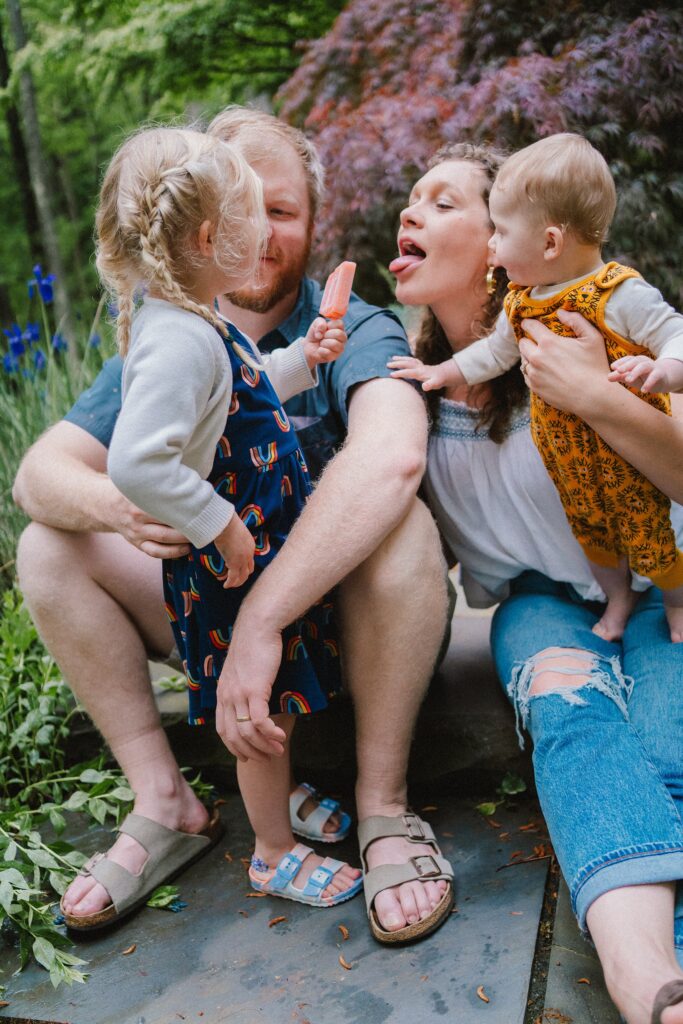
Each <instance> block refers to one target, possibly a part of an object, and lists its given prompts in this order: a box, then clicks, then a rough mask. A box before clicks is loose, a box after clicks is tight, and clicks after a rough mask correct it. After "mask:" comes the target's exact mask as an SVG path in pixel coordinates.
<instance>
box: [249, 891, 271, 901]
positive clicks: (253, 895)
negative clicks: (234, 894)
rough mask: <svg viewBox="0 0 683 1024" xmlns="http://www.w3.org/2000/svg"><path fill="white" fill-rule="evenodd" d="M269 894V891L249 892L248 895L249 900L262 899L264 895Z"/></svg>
mask: <svg viewBox="0 0 683 1024" xmlns="http://www.w3.org/2000/svg"><path fill="white" fill-rule="evenodd" d="M267 895H268V893H267V892H248V893H247V894H246V897H247V899H248V900H260V899H261V898H262V897H263V896H267Z"/></svg>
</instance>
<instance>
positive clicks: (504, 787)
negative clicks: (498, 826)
mask: <svg viewBox="0 0 683 1024" xmlns="http://www.w3.org/2000/svg"><path fill="white" fill-rule="evenodd" d="M525 791H526V782H525V781H524V779H522V778H520V777H519V775H515V773H514V772H507V773H506V774H505V775H504V776H503V779H502V781H501V783H500V786H498V788H497V789H496V793H497V794H498V797H499V799H498V800H488V801H485V802H484V803H482V804H477V810H478V811H479V813H480V814H483V815H484V817H485V818H491V817H492V816H493V815H494V814H495V813H496V810H497V808H498V807H500V805H501V804H504V803H506V802H507V801H508V800H509V799H510V797H511V796H517V794H518V793H524V792H525Z"/></svg>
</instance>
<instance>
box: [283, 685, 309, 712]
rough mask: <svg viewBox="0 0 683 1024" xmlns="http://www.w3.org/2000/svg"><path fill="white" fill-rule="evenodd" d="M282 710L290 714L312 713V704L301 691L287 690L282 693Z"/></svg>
mask: <svg viewBox="0 0 683 1024" xmlns="http://www.w3.org/2000/svg"><path fill="white" fill-rule="evenodd" d="M280 710H281V711H282V713H283V714H289V715H310V713H311V705H310V704H309V703H308V701H307V700H306V698H305V697H304V696H303V694H301V693H296V692H295V691H294V690H285V692H284V693H281V694H280Z"/></svg>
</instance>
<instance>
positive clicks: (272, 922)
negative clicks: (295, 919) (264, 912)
mask: <svg viewBox="0 0 683 1024" xmlns="http://www.w3.org/2000/svg"><path fill="white" fill-rule="evenodd" d="M286 920H287V918H286V917H285V916H284V914H281V915H280V917H274V918H273V919H272V920H271V921H269V922H268V927H269V928H272V927H273V925H274V924H280V923H281V922H282V921H286Z"/></svg>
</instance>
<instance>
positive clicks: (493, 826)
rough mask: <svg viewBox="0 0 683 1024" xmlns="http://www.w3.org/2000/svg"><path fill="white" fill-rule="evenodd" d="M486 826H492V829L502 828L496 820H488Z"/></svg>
mask: <svg viewBox="0 0 683 1024" xmlns="http://www.w3.org/2000/svg"><path fill="white" fill-rule="evenodd" d="M486 824H487V825H490V826H491V828H502V825H501V823H500V822H499V821H496V820H495V818H486Z"/></svg>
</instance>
